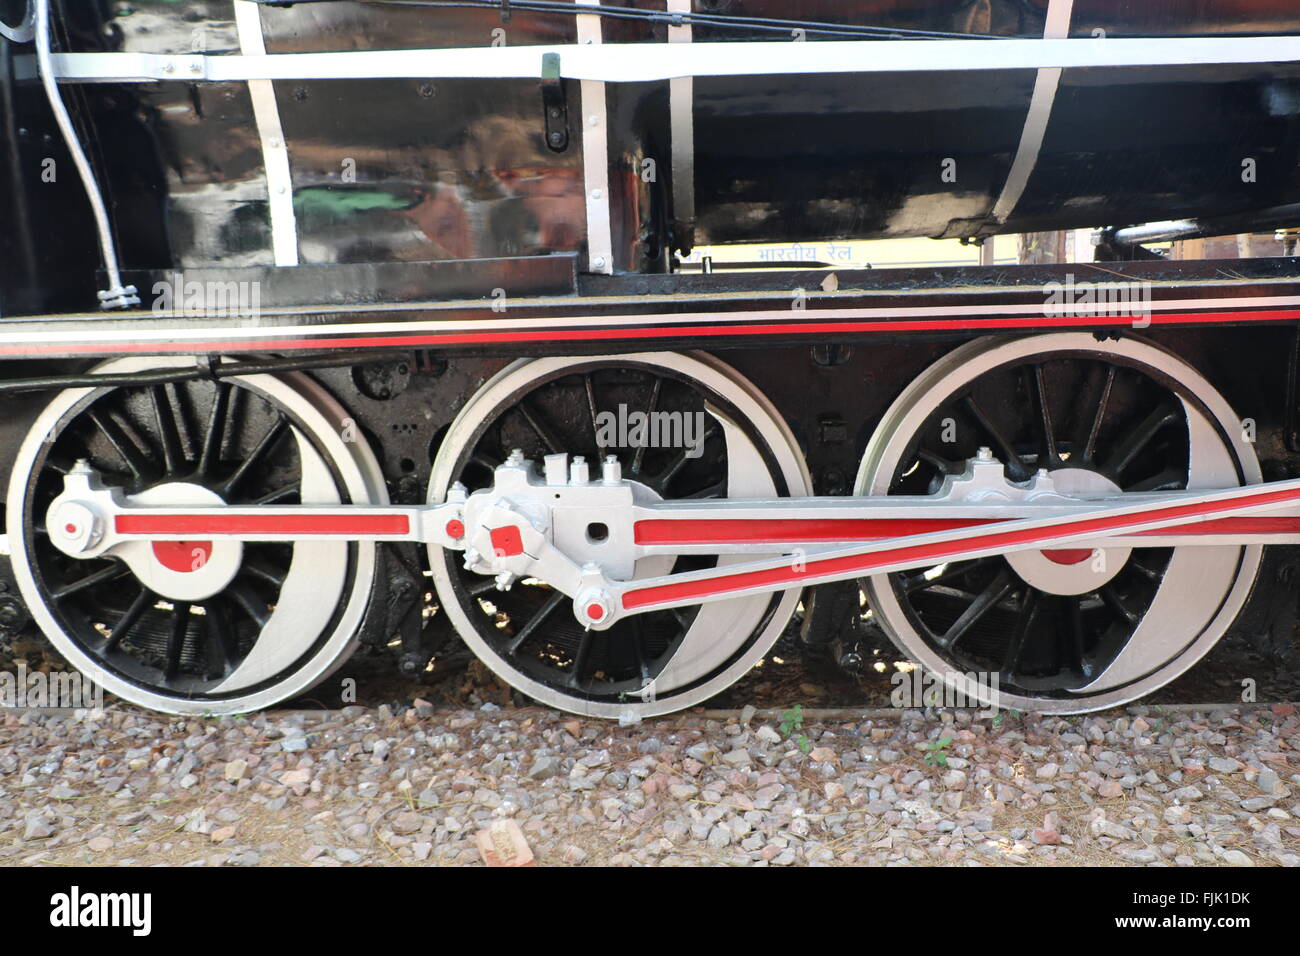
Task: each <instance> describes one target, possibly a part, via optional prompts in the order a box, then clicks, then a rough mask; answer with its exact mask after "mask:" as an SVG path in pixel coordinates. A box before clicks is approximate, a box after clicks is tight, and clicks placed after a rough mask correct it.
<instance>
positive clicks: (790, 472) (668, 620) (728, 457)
mask: <svg viewBox="0 0 1300 956" xmlns="http://www.w3.org/2000/svg"><path fill="white" fill-rule="evenodd" d="M620 406H621V407H622V408H623V409H624V410H625V411H631V412H675V413H679V414H683V415H694V416H698V418H697V419H696V420H697V421H699V422H701V423H703V424H704V425H705V426H706V430H705V440H704V442H703V446H702V452H701V454H700V455H699V456H698V457H688V456H687V455H686V449H681V448H646V447H630V446H627V445H623V446H620V445H613V446H608V445H607V446H606V447H597V441H598V439H597V420H598V416H600V415H601V413H603V412H607V411H608V412H615V413H616V412H617V410H618V409H619V407H620ZM710 409H713V410H714V411H716V412H717V414H715V413H714V412H713V411H710ZM625 437H626V436H625ZM636 444H638V445H641V444H643V443H640V442H637V443H636ZM515 448H519V449H522V450H523V451H524V452H525V453H526V454H527V455H528V457H529V458H531V459H533V460H534V461H536V460H539V459H540V458H541V457H542V456H543V455H547V454H556V453H560V452H567V453H569V454H571V455H582V456H584V457H585V458H586V459H587V460H588V461H589V462H592V463H593V466H594V467H596V468H598V467H599V465H598V463H599V461H600V460H601V458H603V457H604V456H605V455H608V454H616V455H618V457H619V459H620V461H621V463H622V465H623V476H624V478H626V479H628V480H630V481H634V482H637V483H639V484H640V485H641V487H642V489H643V491H644V493H645V494H647V495H649V496H651V497H656V496H657V497H661V498H723V497H728V496H735V497H744V496H759V495H763V496H773V495H790V496H795V497H801V496H805V495H807V494H808V493H809V488H810V487H811V481H810V480H809V478H808V475H807V472H806V471H805V470H804V466H803V460H802V457H801V456H800V454H799V451H798V448H797V445H796V443H795V440H794V437H793V436H792V435H791V434H790V432H789V430H788V429H787V428H786V426H785V424H784V422H783V421H782V420H781V418H780V416H779V415H778V414H777V412H776V410H775V409H774V408H772V406H771V405H770V404H769V403H768V402H767V400H766V399H765V398H763V396H762V395H761V394H760V393H759V392H758V391H757V390H756V389H755V388H754V387H753V386H752V385H751V384H750V383H749V382H747V381H746V380H745V379H743V378H742V377H741V376H740V375H739V374H737V373H736V372H735V371H733V370H732V369H730V368H728V367H727V366H725V365H723V364H722V363H720V362H718V361H716V360H714V359H712V358H710V357H709V356H706V355H695V354H692V355H679V354H672V353H660V354H643V355H627V356H617V357H594V358H586V359H573V358H547V359H536V360H522V361H519V362H516V363H514V364H512V365H510V366H508V367H507V368H505V369H504V370H502V371H501V372H500V373H499V374H498V375H497V376H496V377H495V378H494V379H492V380H491V381H489V382H488V383H487V384H486V385H484V386H483V388H482V389H480V391H479V392H478V393H477V394H476V395H475V396H474V397H473V398H472V399H471V400H470V401H469V402H468V403H467V404H466V406H465V407H464V408H463V409H462V410H461V413H460V414H459V415H458V416H457V418H456V420H455V421H454V422H453V423H452V424H451V426H450V428H449V429H448V432H447V435H446V437H445V439H444V440H443V443H442V446H441V448H440V449H439V451H438V454H437V457H436V460H435V461H434V466H433V475H432V479H431V482H430V489H429V496H430V500H431V501H441V500H443V498H444V496H445V495H446V493H447V489H448V488H450V487H451V485H452V483H453V482H456V481H459V482H461V483H462V484H464V485H465V486H466V487H467V488H468V489H469V490H470V491H471V492H472V491H475V490H477V489H480V488H484V487H487V486H489V485H490V484H491V482H492V469H493V468H494V467H495V466H496V465H497V464H500V463H501V462H502V461H504V460H505V457H506V455H508V454H509V452H510V451H511V450H512V449H515ZM429 558H430V564H431V567H432V570H433V579H434V583H435V585H436V587H437V592H438V598H439V602H440V605H441V607H442V610H443V611H444V612H445V613H446V614H447V615H448V617H449V618H450V620H451V621H452V623H453V624H454V625H455V627H456V630H457V631H458V632H459V633H460V635H461V637H462V638H463V639H464V640H465V642H466V643H467V644H468V645H469V646H470V648H471V649H472V650H473V651H474V653H475V654H477V655H478V656H479V658H480V659H481V660H482V661H483V662H484V663H485V664H486V665H487V666H488V667H490V668H491V669H492V670H493V671H494V672H495V673H496V674H497V675H498V676H499V677H501V678H502V679H503V680H505V681H506V682H507V683H509V684H510V685H511V686H513V687H515V688H516V689H517V690H519V691H521V692H523V693H525V694H527V695H529V696H530V697H533V698H535V699H537V700H539V701H541V702H543V703H546V704H549V705H551V706H553V707H557V708H560V709H563V710H568V711H571V712H573V713H578V714H584V715H587V716H593V717H613V718H623V719H628V718H636V717H647V716H653V715H656V714H664V713H670V712H672V711H675V710H680V709H682V708H684V707H690V706H692V705H694V704H696V703H698V702H700V701H702V700H705V699H707V698H708V697H710V696H712V695H713V694H716V693H718V692H719V691H720V690H722V689H723V688H725V687H727V686H729V685H730V684H732V683H733V682H734V681H736V680H737V679H738V678H739V677H741V676H742V675H743V674H744V673H745V672H746V671H748V670H749V669H750V668H751V667H752V666H753V665H754V664H755V663H757V662H758V661H759V660H760V659H761V658H762V657H763V655H764V654H765V653H767V651H768V649H769V648H770V647H771V646H772V644H773V643H774V642H775V641H776V639H777V638H778V637H779V636H780V634H781V630H782V628H783V627H784V626H785V624H786V622H787V621H788V620H789V618H790V615H791V614H792V613H793V612H794V609H795V606H796V604H797V603H798V599H799V590H798V589H792V590H788V591H784V592H781V593H778V594H773V595H759V596H753V597H745V598H737V599H735V600H731V601H725V602H719V603H716V604H708V605H704V606H700V607H695V608H689V609H678V610H677V611H662V612H652V613H648V614H640V615H635V616H633V617H630V618H628V619H626V620H624V621H620V622H619V623H617V624H615V625H614V626H613V627H612V628H610V629H609V630H606V631H588V630H585V629H584V628H583V627H582V626H581V625H580V624H578V622H577V621H576V620H575V619H574V617H573V611H572V602H571V601H570V600H569V599H568V598H567V597H565V596H564V595H563V594H561V593H560V592H558V591H554V590H552V589H551V588H550V587H548V586H547V585H544V584H542V583H541V582H538V581H535V580H528V579H525V580H523V581H520V582H518V583H517V584H515V585H514V587H513V588H511V589H510V590H508V591H504V592H502V591H498V590H496V589H495V582H494V581H493V579H491V578H486V577H482V576H480V575H477V574H474V573H471V572H469V571H466V570H465V569H464V568H463V567H462V563H461V562H462V555H460V554H459V553H456V552H444V551H442V550H441V549H439V548H432V549H430V555H429ZM745 560H752V556H728V557H724V558H698V557H696V558H680V559H677V560H676V561H675V562H674V559H673V558H671V557H668V558H648V559H642V560H641V561H638V562H637V564H636V567H635V573H634V577H635V578H638V579H639V578H644V577H650V576H655V575H659V574H666V573H668V572H669V571H672V570H677V571H685V570H695V569H698V568H703V567H708V566H710V565H711V564H713V563H715V562H716V563H721V564H727V563H738V562H739V561H745Z"/></svg>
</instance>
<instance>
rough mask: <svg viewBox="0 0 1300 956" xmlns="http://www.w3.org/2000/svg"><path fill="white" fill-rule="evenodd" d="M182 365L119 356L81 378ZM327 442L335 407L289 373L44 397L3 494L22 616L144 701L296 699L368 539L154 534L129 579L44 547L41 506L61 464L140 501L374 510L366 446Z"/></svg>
mask: <svg viewBox="0 0 1300 956" xmlns="http://www.w3.org/2000/svg"><path fill="white" fill-rule="evenodd" d="M186 364H187V363H186V361H184V360H177V361H175V362H171V361H168V360H166V359H122V360H118V361H112V362H108V363H106V364H103V365H101V366H99V367H98V368H97V369H96V371H97V372H103V373H110V372H111V373H127V372H147V371H151V370H158V369H166V368H174V367H184V366H185V365H186ZM345 435H348V436H349V437H353V436H351V434H350V431H349V430H348V429H347V419H346V416H345V413H344V411H343V409H342V408H341V407H339V405H338V404H337V403H336V402H335V401H334V400H333V399H332V398H330V397H329V395H328V394H326V392H325V391H324V389H322V388H321V387H320V386H319V385H318V384H316V383H315V382H313V381H312V380H311V379H309V378H307V377H306V376H303V375H295V374H289V375H277V376H272V375H260V374H259V375H249V376H243V377H238V378H230V379H223V380H221V381H220V382H188V383H184V384H179V385H165V386H164V385H157V386H139V387H135V386H132V387H111V388H76V389H68V390H66V391H64V392H61V393H60V394H59V395H58V396H57V397H56V398H55V399H54V400H53V401H52V402H51V403H50V404H49V405H48V406H47V407H46V408H45V410H44V411H43V412H42V413H41V414H40V416H39V417H38V418H37V420H36V422H35V424H34V425H33V427H32V428H31V430H30V431H29V432H28V434H27V437H26V439H25V440H24V442H23V444H22V446H21V448H20V450H19V452H18V458H17V462H16V464H15V467H14V471H13V478H12V480H11V482H10V487H9V496H8V505H7V512H6V522H7V527H8V529H9V540H10V542H11V548H12V551H13V554H12V558H11V560H12V563H13V570H14V575H15V577H16V579H17V582H18V585H19V587H20V589H21V591H22V594H23V597H24V599H25V600H26V602H27V605H28V608H29V609H30V611H31V613H32V616H33V617H34V618H35V620H36V621H37V623H38V624H39V625H40V627H41V629H42V630H43V631H44V632H45V634H46V636H47V637H48V638H49V639H50V641H51V642H52V643H53V644H54V646H55V647H56V648H57V649H58V650H59V652H60V653H61V654H63V656H64V657H65V658H66V659H67V660H68V661H69V663H71V664H72V665H73V666H75V667H77V668H78V669H79V670H81V671H82V672H83V673H85V674H86V675H87V676H89V677H91V678H92V679H93V680H95V681H96V682H98V683H100V684H102V685H103V686H104V687H105V688H106V689H107V690H109V691H111V692H113V693H114V694H116V695H118V696H119V697H121V698H123V699H125V700H128V701H131V702H132V703H136V704H139V705H141V706H143V707H148V708H151V709H153V710H160V711H164V712H168V713H176V714H195V713H213V714H228V713H240V712H245V711H250V710H255V709H258V708H261V707H267V706H270V705H272V704H275V703H277V702H279V701H283V700H286V699H288V698H291V697H293V696H294V695H296V694H299V693H301V692H302V691H304V690H306V689H307V688H309V687H311V686H312V685H313V684H315V683H317V682H318V681H320V680H322V679H323V678H325V677H326V676H328V674H329V673H331V672H332V671H333V670H334V669H335V668H336V667H337V666H338V665H340V664H341V663H343V661H345V660H346V659H347V657H348V655H349V654H350V653H351V652H352V650H353V649H354V648H355V646H356V643H355V640H356V634H357V631H358V627H359V625H360V622H361V619H362V616H363V614H364V613H365V610H366V606H367V604H368V602H369V599H370V592H371V588H372V585H373V583H374V582H373V579H374V574H375V546H374V545H373V544H371V543H351V542H342V541H307V542H299V543H296V544H273V543H245V544H242V545H241V544H240V543H238V542H230V541H211V542H203V541H187V542H158V543H156V544H155V545H153V549H152V554H153V556H154V559H155V560H156V561H157V562H158V565H159V567H158V568H156V569H155V568H152V567H151V568H150V570H151V572H156V573H151V574H150V576H149V581H148V582H145V581H142V580H139V579H137V578H136V577H135V576H134V575H133V574H132V572H131V570H130V569H129V568H127V566H126V565H125V563H123V562H122V561H121V560H119V559H117V558H114V557H111V556H107V557H104V558H98V559H94V560H78V559H75V558H69V557H67V556H66V555H64V554H62V553H61V552H60V551H58V550H57V549H56V548H55V547H54V546H53V545H52V544H51V543H50V541H49V537H48V534H47V533H46V530H45V527H44V522H45V513H46V509H47V508H48V506H49V503H50V501H51V500H52V499H53V498H54V497H55V496H56V495H58V494H59V493H60V491H61V490H62V488H63V481H62V474H63V473H64V472H66V471H67V470H68V468H69V467H70V466H71V465H72V464H73V463H74V462H75V461H77V460H78V459H86V460H88V461H89V463H90V464H91V466H92V467H93V468H95V469H96V471H98V472H99V473H100V474H101V476H102V477H103V480H104V482H105V483H106V484H109V485H114V486H117V487H120V488H122V489H123V491H124V492H125V493H126V494H128V495H138V496H140V500H142V501H146V502H153V503H164V504H169V505H180V506H185V505H190V506H211V505H214V504H220V503H223V502H224V503H226V504H230V505H249V504H271V503H276V504H303V503H305V504H318V505H331V504H340V503H344V504H346V503H355V504H384V503H386V502H387V495H386V492H385V490H384V485H383V480H382V477H381V475H380V471H379V467H378V464H377V463H376V462H375V460H374V457H373V455H372V454H371V452H370V450H369V449H368V448H367V447H366V446H365V444H364V443H362V442H359V441H355V440H353V441H346V440H345V439H344V436H345ZM16 529H21V534H18V533H16ZM191 556H193V558H191Z"/></svg>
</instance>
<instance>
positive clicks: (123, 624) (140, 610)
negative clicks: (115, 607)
mask: <svg viewBox="0 0 1300 956" xmlns="http://www.w3.org/2000/svg"><path fill="white" fill-rule="evenodd" d="M156 597H157V596H156V595H155V594H154V593H153V592H152V591H150V590H149V589H148V588H141V589H140V593H139V594H137V595H136V598H135V600H134V601H132V602H131V606H130V607H128V608H127V609H126V613H125V614H123V615H122V616H121V617H120V618H118V620H117V623H116V624H114V625H113V629H112V630H111V631H109V632H108V637H106V638H105V639H104V646H103V648H101V651H102V653H104V654H107V653H109V652H110V651H112V650H114V649H116V647H117V645H118V644H120V643H121V642H122V638H124V637H126V635H127V634H129V633H130V632H131V628H133V627H135V625H136V622H137V621H139V620H140V618H141V617H142V616H143V615H144V612H145V611H147V610H149V606H150V605H151V604H153V602H154V601H155V600H156Z"/></svg>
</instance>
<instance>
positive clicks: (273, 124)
mask: <svg viewBox="0 0 1300 956" xmlns="http://www.w3.org/2000/svg"><path fill="white" fill-rule="evenodd" d="M235 25H236V26H237V27H238V29H239V49H240V50H241V51H242V52H243V54H244V55H243V56H242V57H240V59H248V58H254V57H261V58H262V59H269V57H267V55H266V40H265V39H264V37H263V36H262V13H261V9H260V7H259V5H258V4H256V3H252V2H250V0H235ZM200 59H209V58H207V57H203V58H200ZM212 59H215V58H212ZM174 69H175V68H174V67H173V70H174ZM248 95H249V97H250V98H251V99H252V101H253V117H254V119H255V120H256V121H257V134H258V136H260V137H261V140H262V164H263V166H264V168H265V170H266V198H267V202H268V204H269V207H270V211H271V251H272V254H273V255H274V256H275V264H276V265H277V266H296V265H297V264H298V218H297V215H296V214H295V213H294V211H293V173H292V172H291V170H290V168H289V147H288V145H287V144H286V143H285V141H284V129H283V128H282V127H281V125H280V107H279V105H278V104H277V103H276V101H275V84H274V83H272V82H271V81H270V80H268V79H252V78H250V79H249V80H248Z"/></svg>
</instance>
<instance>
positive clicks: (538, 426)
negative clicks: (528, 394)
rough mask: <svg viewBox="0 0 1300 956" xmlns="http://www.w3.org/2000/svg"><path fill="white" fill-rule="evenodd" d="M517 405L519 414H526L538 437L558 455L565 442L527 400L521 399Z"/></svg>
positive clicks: (526, 418) (553, 453) (552, 452)
mask: <svg viewBox="0 0 1300 956" xmlns="http://www.w3.org/2000/svg"><path fill="white" fill-rule="evenodd" d="M515 407H516V408H518V409H519V414H521V415H523V416H524V418H525V420H527V422H528V424H529V426H530V427H531V428H532V430H533V431H535V432H537V437H538V438H540V439H541V440H542V444H544V445H545V446H546V447H547V449H548V450H549V451H550V453H551V454H552V455H558V454H559V453H560V452H561V451H563V450H564V446H563V443H562V442H561V441H560V440H559V439H558V438H556V437H555V433H554V432H553V431H551V429H550V427H549V426H548V425H547V424H546V423H545V422H544V421H542V419H541V417H540V416H539V415H538V414H537V412H536V411H535V410H534V409H533V408H532V407H531V406H530V405H529V403H528V402H527V401H520V402H519V404H518V405H516V406H515Z"/></svg>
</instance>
